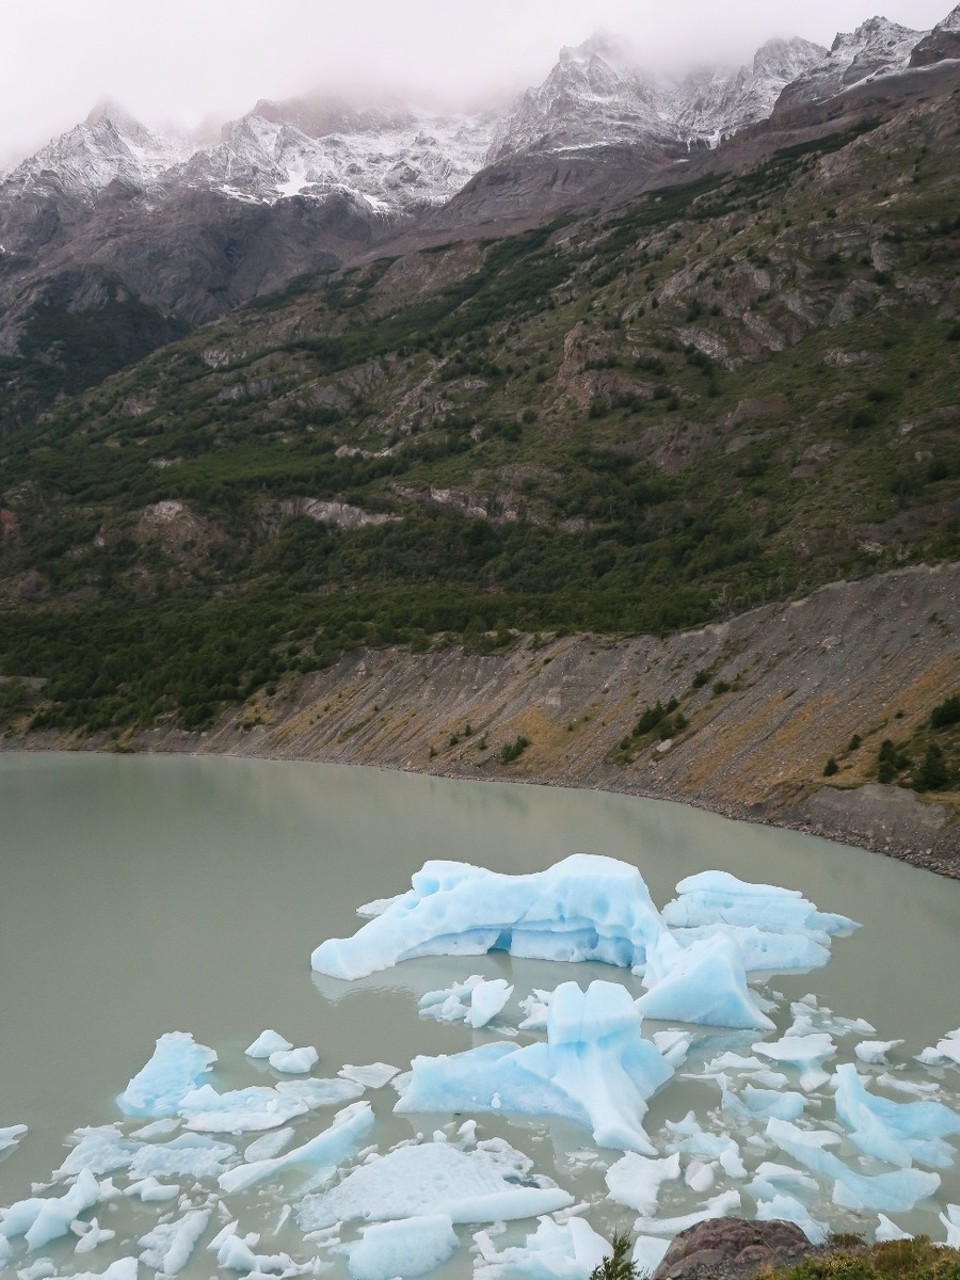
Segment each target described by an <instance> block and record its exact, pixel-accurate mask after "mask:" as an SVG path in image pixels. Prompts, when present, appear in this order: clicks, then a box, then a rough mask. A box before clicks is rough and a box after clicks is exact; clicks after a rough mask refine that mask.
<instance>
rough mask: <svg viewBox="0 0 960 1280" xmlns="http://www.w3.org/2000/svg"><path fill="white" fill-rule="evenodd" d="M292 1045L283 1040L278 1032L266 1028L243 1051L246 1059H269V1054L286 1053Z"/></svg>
mask: <svg viewBox="0 0 960 1280" xmlns="http://www.w3.org/2000/svg"><path fill="white" fill-rule="evenodd" d="M292 1048H293V1045H292V1044H291V1043H290V1041H289V1040H285V1039H284V1038H283V1036H282V1035H280V1033H279V1032H278V1031H274V1030H273V1029H272V1028H268V1029H267V1030H266V1031H261V1032H260V1034H259V1035H258V1036H257V1038H256V1040H254V1042H253V1044H251V1045H249V1046H248V1047H247V1048H246V1049H244V1053H245V1054H246V1055H247V1057H248V1058H269V1057H270V1055H271V1053H286V1052H287V1050H288V1049H292Z"/></svg>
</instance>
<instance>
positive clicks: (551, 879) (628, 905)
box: [312, 854, 663, 979]
mask: <svg viewBox="0 0 960 1280" xmlns="http://www.w3.org/2000/svg"><path fill="white" fill-rule="evenodd" d="M662 931H663V923H662V921H661V919H660V913H659V912H658V911H657V909H656V907H655V906H654V905H653V902H652V900H651V898H650V894H649V891H648V890H647V886H646V885H645V884H644V882H643V878H642V877H641V875H640V872H639V871H638V870H637V868H636V867H631V866H628V864H627V863H625V862H619V861H617V860H616V859H615V858H606V857H601V856H599V855H595V854H574V855H573V856H572V857H569V858H565V859H564V860H563V861H562V862H559V863H557V864H556V865H555V866H553V867H550V868H549V869H548V870H546V871H539V872H533V873H530V874H528V875H517V876H511V875H502V874H500V873H499V872H493V871H486V870H484V869H483V868H481V867H474V866H471V865H470V864H469V863H465V862H427V863H426V864H425V865H424V866H423V868H422V869H421V870H420V871H418V872H417V873H416V875H415V876H414V877H413V888H412V889H411V890H410V891H409V892H408V893H405V894H403V895H401V896H400V897H399V898H398V899H397V900H396V901H395V902H393V903H392V904H391V905H390V906H389V907H387V909H386V910H385V911H384V912H383V913H382V914H381V915H379V916H376V917H375V918H374V919H372V920H370V921H369V922H368V923H367V924H365V925H364V926H363V927H362V928H361V929H360V930H359V932H358V933H356V934H355V935H354V936H353V937H352V938H331V939H329V940H328V941H326V942H323V943H321V945H320V946H319V947H317V949H316V950H315V951H314V953H313V957H312V964H313V968H314V969H315V970H317V971H318V972H319V973H325V974H328V975H329V976H330V977H334V978H346V979H349V978H361V977H365V976H366V975H367V974H370V973H375V972H377V970H380V969H388V968H390V967H391V966H392V965H395V964H397V963H398V962H399V961H401V960H406V959H409V958H410V957H412V956H425V955H484V954H486V953H487V952H488V951H494V950H496V951H508V952H510V954H511V955H515V956H524V957H526V958H528V959H542V960H570V961H584V960H600V961H604V962H605V963H607V964H615V965H621V966H625V967H632V966H635V965H642V964H644V963H645V960H646V951H647V947H648V945H650V943H651V942H653V941H655V940H656V939H657V938H658V937H659V935H660V933H661V932H662Z"/></svg>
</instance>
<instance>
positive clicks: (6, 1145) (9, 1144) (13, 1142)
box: [0, 1124, 27, 1156]
mask: <svg viewBox="0 0 960 1280" xmlns="http://www.w3.org/2000/svg"><path fill="white" fill-rule="evenodd" d="M26 1132H27V1126H26V1125H25V1124H11V1125H8V1126H7V1127H6V1128H5V1129H0V1156H2V1155H3V1154H4V1153H5V1152H7V1151H12V1150H13V1148H14V1147H16V1146H19V1144H20V1141H21V1139H22V1138H23V1135H24V1134H25V1133H26Z"/></svg>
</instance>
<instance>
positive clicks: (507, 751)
mask: <svg viewBox="0 0 960 1280" xmlns="http://www.w3.org/2000/svg"><path fill="white" fill-rule="evenodd" d="M529 745H530V739H529V738H525V737H524V736H523V734H520V736H519V737H517V738H516V739H515V740H514V741H513V742H511V743H508V744H507V745H506V746H505V747H503V749H502V750H501V752H500V757H499V759H500V763H501V764H513V762H514V760H518V759H519V758H520V756H522V755H523V753H524V752H525V751H526V749H527V747H529Z"/></svg>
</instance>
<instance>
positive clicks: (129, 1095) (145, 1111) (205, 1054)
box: [117, 1031, 217, 1116]
mask: <svg viewBox="0 0 960 1280" xmlns="http://www.w3.org/2000/svg"><path fill="white" fill-rule="evenodd" d="M216 1061H217V1054H216V1051H215V1050H214V1049H210V1048H208V1047H207V1046H206V1045H203V1044H196V1043H195V1041H194V1039H193V1036H192V1035H189V1034H188V1033H186V1032H183V1031H169V1032H167V1034H166V1035H162V1036H161V1037H160V1039H159V1040H158V1041H157V1046H156V1048H155V1049H154V1051H153V1055H152V1057H151V1058H150V1060H149V1061H148V1062H147V1063H146V1065H145V1066H143V1067H141V1069H140V1070H139V1071H138V1072H137V1074H136V1075H135V1076H133V1078H132V1079H131V1080H130V1081H129V1083H128V1084H127V1087H126V1089H124V1091H123V1093H121V1094H120V1096H119V1097H118V1098H117V1106H118V1107H119V1108H120V1110H121V1111H122V1112H123V1114H124V1115H125V1116H170V1115H173V1114H174V1113H175V1112H176V1111H177V1110H178V1109H179V1106H180V1101H181V1099H182V1098H183V1096H184V1094H186V1093H189V1092H190V1090H191V1089H195V1088H196V1087H197V1085H198V1084H199V1083H200V1081H201V1080H202V1079H203V1077H204V1076H205V1075H207V1074H208V1072H209V1071H210V1069H211V1068H212V1066H213V1064H214V1063H215V1062H216Z"/></svg>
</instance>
